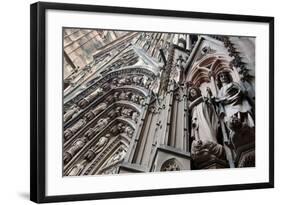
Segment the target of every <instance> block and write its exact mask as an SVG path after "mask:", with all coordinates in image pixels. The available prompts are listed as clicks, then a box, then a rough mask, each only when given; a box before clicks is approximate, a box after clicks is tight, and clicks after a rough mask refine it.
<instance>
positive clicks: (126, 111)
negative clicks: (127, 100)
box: [121, 108, 133, 118]
mask: <svg viewBox="0 0 281 205" xmlns="http://www.w3.org/2000/svg"><path fill="white" fill-rule="evenodd" d="M132 112H133V110H132V109H130V108H124V109H123V110H122V112H121V115H122V116H124V117H126V118H131V115H132Z"/></svg>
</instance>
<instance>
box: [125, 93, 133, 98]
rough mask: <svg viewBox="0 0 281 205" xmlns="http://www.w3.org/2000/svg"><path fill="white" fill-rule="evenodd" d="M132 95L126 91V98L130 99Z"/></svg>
mask: <svg viewBox="0 0 281 205" xmlns="http://www.w3.org/2000/svg"><path fill="white" fill-rule="evenodd" d="M131 97H132V93H131V92H126V100H129V99H130V98H131Z"/></svg>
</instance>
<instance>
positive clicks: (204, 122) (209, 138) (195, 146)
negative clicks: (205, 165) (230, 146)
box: [189, 87, 224, 161]
mask: <svg viewBox="0 0 281 205" xmlns="http://www.w3.org/2000/svg"><path fill="white" fill-rule="evenodd" d="M189 100H190V101H191V103H190V108H191V109H192V111H191V138H192V139H193V142H192V145H191V155H192V158H193V159H194V160H197V161H201V160H204V158H205V157H206V156H210V155H214V156H216V157H217V158H223V157H224V156H223V153H224V150H223V147H222V145H220V144H218V141H217V133H218V127H219V119H218V116H217V114H216V112H215V108H214V107H213V106H212V104H211V103H210V102H209V101H208V100H207V99H206V98H203V97H202V95H201V91H200V90H199V89H198V88H195V87H193V88H191V89H190V90H189Z"/></svg>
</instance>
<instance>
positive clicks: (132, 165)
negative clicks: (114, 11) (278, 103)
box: [62, 28, 255, 176]
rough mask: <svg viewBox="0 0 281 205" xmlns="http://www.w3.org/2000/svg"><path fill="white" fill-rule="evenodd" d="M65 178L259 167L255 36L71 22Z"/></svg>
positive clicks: (66, 35) (67, 36)
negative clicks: (104, 27)
mask: <svg viewBox="0 0 281 205" xmlns="http://www.w3.org/2000/svg"><path fill="white" fill-rule="evenodd" d="M63 34H64V45H63V58H64V65H63V75H64V86H63V88H64V91H63V95H64V96H63V112H64V113H63V134H62V137H63V165H62V166H63V175H64V176H78V175H79V176H80V175H100V174H119V173H138V172H160V171H180V170H199V169H220V168H242V167H255V38H254V37H242V36H239V37H238V36H218V35H216V36H215V35H201V34H200V35H199V34H176V33H156V32H153V33H149V32H127V31H110V30H97V29H95V30H89V29H73V28H65V29H64V30H63Z"/></svg>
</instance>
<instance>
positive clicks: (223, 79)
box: [217, 70, 233, 88]
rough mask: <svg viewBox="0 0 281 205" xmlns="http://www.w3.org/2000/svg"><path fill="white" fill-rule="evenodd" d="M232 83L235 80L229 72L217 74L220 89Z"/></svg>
mask: <svg viewBox="0 0 281 205" xmlns="http://www.w3.org/2000/svg"><path fill="white" fill-rule="evenodd" d="M232 81H233V80H232V77H231V74H230V72H229V71H226V70H224V71H221V72H219V73H218V74H217V83H218V87H219V88H221V86H222V85H223V84H225V83H230V82H232Z"/></svg>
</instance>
